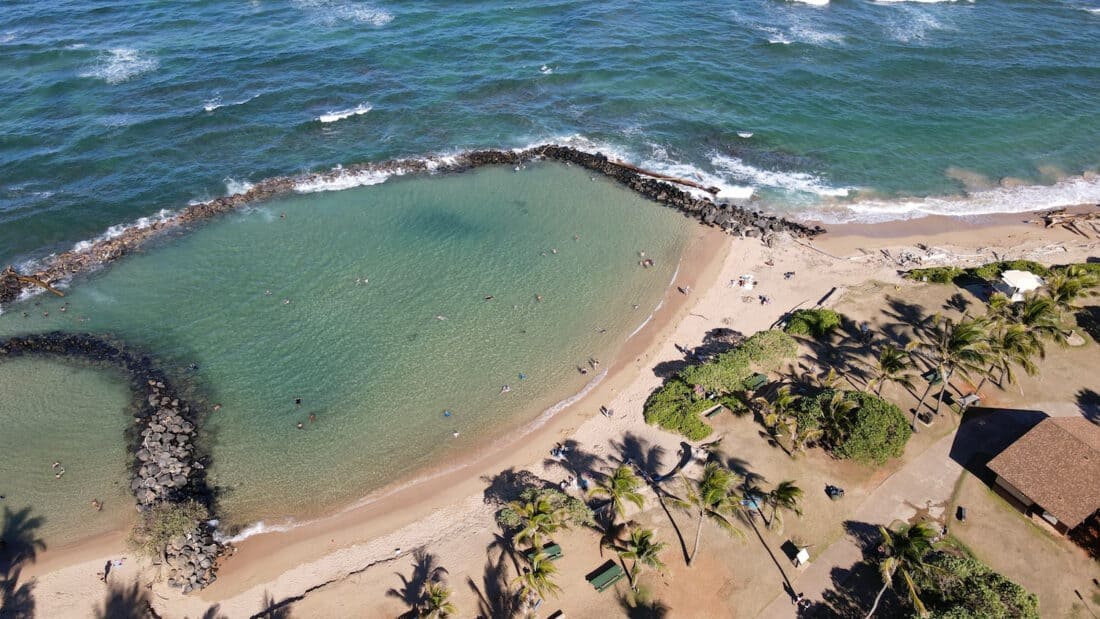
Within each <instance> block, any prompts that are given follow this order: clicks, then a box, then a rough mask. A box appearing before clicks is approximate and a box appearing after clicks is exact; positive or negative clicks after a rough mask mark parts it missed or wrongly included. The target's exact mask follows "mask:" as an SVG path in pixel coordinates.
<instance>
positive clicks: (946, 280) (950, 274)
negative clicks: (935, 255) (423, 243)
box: [904, 267, 965, 284]
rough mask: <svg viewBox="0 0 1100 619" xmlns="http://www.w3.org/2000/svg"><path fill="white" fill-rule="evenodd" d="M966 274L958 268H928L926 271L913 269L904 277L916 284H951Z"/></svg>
mask: <svg viewBox="0 0 1100 619" xmlns="http://www.w3.org/2000/svg"><path fill="white" fill-rule="evenodd" d="M964 272H965V271H963V270H962V269H960V268H958V267H928V268H926V269H913V270H911V271H907V272H906V273H905V275H904V277H905V279H911V280H913V281H915V282H931V283H933V284H950V283H951V282H953V281H955V278H957V277H959V276H960V275H962V274H963V273H964Z"/></svg>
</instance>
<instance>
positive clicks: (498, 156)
mask: <svg viewBox="0 0 1100 619" xmlns="http://www.w3.org/2000/svg"><path fill="white" fill-rule="evenodd" d="M538 160H553V161H559V162H562V163H567V164H571V165H577V166H579V167H582V168H584V169H586V170H590V171H592V172H594V173H598V174H602V175H604V176H607V177H608V178H611V179H613V180H615V181H617V182H619V183H621V184H622V185H624V186H626V187H628V188H630V189H632V190H633V191H636V192H638V193H639V194H641V195H643V196H645V197H647V198H649V199H652V200H654V201H656V202H659V203H661V204H664V205H666V206H669V207H671V208H675V209H678V210H680V211H682V212H684V213H685V214H687V215H689V216H692V217H694V218H696V219H698V220H699V221H701V222H702V223H704V224H706V225H709V226H716V227H719V228H721V229H723V230H725V231H727V232H728V233H730V234H732V235H735V236H739V237H752V238H761V239H764V240H768V239H769V237H772V236H773V235H776V234H778V233H787V234H791V235H794V236H799V237H812V236H815V235H817V234H821V233H822V232H824V231H825V230H824V229H823V228H821V227H820V226H814V227H810V226H806V225H803V224H800V223H798V222H794V221H790V220H787V219H784V218H781V217H775V216H771V215H764V214H761V213H759V212H756V211H753V210H751V209H748V208H746V207H745V206H743V205H737V204H733V203H730V202H727V201H723V200H720V199H718V198H717V197H716V196H717V194H718V190H717V189H715V188H702V191H699V192H698V193H702V194H703V195H702V196H700V195H697V194H693V193H691V192H688V191H685V190H683V189H681V188H680V187H678V186H677V185H681V186H690V187H692V188H695V189H697V190H698V189H699V188H701V185H699V184H698V183H695V182H692V181H685V180H678V179H673V178H671V177H668V176H665V175H661V174H657V173H652V172H647V171H645V170H642V169H641V168H638V167H636V166H633V165H630V164H627V163H623V162H619V161H614V160H612V159H609V158H607V157H606V156H604V155H603V154H601V153H592V152H587V151H583V150H579V149H576V148H573V147H569V146H560V145H556V144H547V145H542V146H535V147H532V148H528V149H525V150H476V151H467V152H465V153H461V154H458V155H454V156H448V157H426V158H422V159H397V160H391V161H384V162H379V163H362V164H355V165H350V166H347V167H341V168H337V169H334V170H329V171H327V172H318V173H314V174H306V175H302V176H297V177H289V176H277V177H274V178H269V179H267V180H264V181H260V182H258V183H256V184H255V185H253V186H252V187H250V188H249V189H248V190H247V191H244V192H242V193H238V194H234V195H231V196H224V197H221V198H215V199H213V200H209V201H207V202H203V203H200V204H192V205H189V206H186V207H184V208H182V209H180V210H179V211H176V212H175V213H174V214H171V215H168V216H165V217H162V218H159V219H156V220H151V221H150V220H145V221H143V223H141V224H140V225H138V224H135V225H133V226H131V227H129V228H128V229H126V230H125V231H123V232H122V233H121V234H118V235H113V236H111V237H110V238H102V239H99V240H96V241H93V242H91V243H82V244H81V245H80V247H78V248H74V249H72V250H70V251H67V252H64V253H61V254H57V255H53V256H50V257H48V258H46V259H44V260H42V261H40V264H39V265H38V266H37V267H35V268H33V269H31V271H32V272H30V273H22V274H19V273H16V272H15V271H14V269H7V270H5V271H2V272H0V304H3V303H9V302H11V301H13V300H14V299H16V298H18V296H19V295H20V294H21V293H22V292H23V291H24V290H26V289H29V288H34V287H36V286H37V287H42V286H51V285H55V284H58V283H59V282H64V281H66V280H68V279H69V278H71V277H72V276H73V275H77V274H80V273H84V272H87V271H90V270H92V269H94V268H97V267H100V266H103V265H105V264H108V263H110V262H113V261H115V260H117V259H118V258H121V257H122V256H124V255H126V254H128V253H131V252H133V251H134V250H136V249H138V248H139V247H141V246H142V245H143V244H144V243H145V242H147V241H148V240H149V239H151V238H153V237H155V236H157V235H160V234H162V233H164V232H165V231H167V230H182V229H185V228H186V227H187V226H190V225H194V224H197V223H199V222H201V221H204V220H206V219H210V218H212V217H215V216H217V215H221V214H223V213H226V212H229V211H232V210H235V209H238V208H240V207H242V206H245V205H247V204H252V203H254V202H259V201H263V200H268V199H271V198H275V197H278V196H282V195H286V194H289V193H292V192H294V191H299V190H301V189H302V187H307V186H317V185H323V184H324V183H327V182H338V181H342V180H346V179H348V178H354V177H355V176H357V175H386V174H391V175H403V174H426V173H444V172H461V171H463V170H469V169H472V168H478V167H482V166H492V165H508V166H520V165H524V164H526V163H529V162H533V161H538Z"/></svg>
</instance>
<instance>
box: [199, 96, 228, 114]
mask: <svg viewBox="0 0 1100 619" xmlns="http://www.w3.org/2000/svg"><path fill="white" fill-rule="evenodd" d="M222 105H223V103H222V98H221V97H211V98H210V99H207V100H206V103H204V104H202V109H203V110H205V111H207V112H213V111H214V110H216V109H218V108H219V107H221V106H222Z"/></svg>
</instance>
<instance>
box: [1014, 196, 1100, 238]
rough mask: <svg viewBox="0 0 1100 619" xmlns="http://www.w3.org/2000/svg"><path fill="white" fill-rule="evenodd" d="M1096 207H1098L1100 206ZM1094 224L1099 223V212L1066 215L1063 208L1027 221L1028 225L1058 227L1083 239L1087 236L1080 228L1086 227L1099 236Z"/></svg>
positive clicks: (1099, 233) (1099, 232) (1098, 229)
mask: <svg viewBox="0 0 1100 619" xmlns="http://www.w3.org/2000/svg"><path fill="white" fill-rule="evenodd" d="M1097 206H1098V207H1100V204H1098V205H1097ZM1094 222H1100V211H1088V212H1085V213H1068V212H1066V209H1064V208H1060V209H1055V210H1053V211H1047V212H1045V213H1040V214H1039V219H1029V220H1027V223H1029V224H1043V226H1044V227H1046V228H1053V227H1055V226H1059V227H1062V228H1065V229H1066V230H1069V231H1070V232H1072V233H1074V234H1080V235H1081V236H1083V237H1085V238H1089V234H1088V233H1087V232H1085V230H1083V229H1082V226H1087V227H1088V228H1089V229H1091V230H1092V233H1093V234H1097V235H1100V228H1098V227H1097V224H1096V223H1094Z"/></svg>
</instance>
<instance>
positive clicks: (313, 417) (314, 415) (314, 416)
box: [309, 413, 317, 423]
mask: <svg viewBox="0 0 1100 619" xmlns="http://www.w3.org/2000/svg"><path fill="white" fill-rule="evenodd" d="M315 421H317V413H310V414H309V422H310V423H313V422H315Z"/></svg>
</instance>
